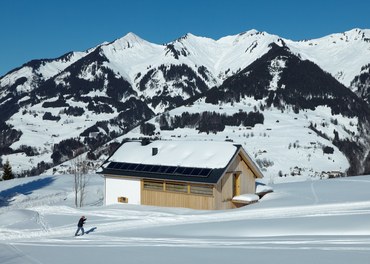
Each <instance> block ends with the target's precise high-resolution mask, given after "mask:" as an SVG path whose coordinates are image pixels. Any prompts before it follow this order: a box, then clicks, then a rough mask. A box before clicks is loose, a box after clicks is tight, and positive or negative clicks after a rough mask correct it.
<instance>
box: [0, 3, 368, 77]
mask: <svg viewBox="0 0 370 264" xmlns="http://www.w3.org/2000/svg"><path fill="white" fill-rule="evenodd" d="M0 10H1V13H0V28H1V31H0V32H1V33H0V34H1V39H0V76H2V75H4V74H5V73H6V72H8V71H10V70H12V69H13V68H15V67H18V66H21V65H22V64H23V63H25V62H27V61H29V60H32V59H41V58H55V57H59V56H60V55H62V54H64V53H66V52H69V51H82V50H86V49H88V48H90V47H94V46H96V45H98V44H100V43H102V42H104V41H113V40H114V39H117V38H120V37H122V36H124V35H125V34H126V33H128V32H134V33H135V34H137V35H139V36H140V37H142V38H143V39H146V40H148V41H150V42H154V43H158V44H161V43H166V42H169V41H172V40H174V39H176V38H178V37H180V36H182V35H184V34H186V33H188V32H191V33H193V34H195V35H198V36H204V37H210V38H213V39H218V38H220V37H223V36H226V35H235V34H238V33H241V32H244V31H247V30H250V29H257V30H259V31H266V32H268V33H271V34H276V35H279V36H281V37H284V38H289V39H293V40H302V39H312V38H318V37H322V36H325V35H328V34H331V33H338V32H344V31H347V30H350V29H352V28H370V15H369V10H370V1H368V0H351V1H344V0H336V1H335V0H320V1H319V0H310V1H299V0H295V1H291V0H285V1H284V0H279V1H277V0H271V1H270V0H265V1H263V0H261V1H248V0H227V1H226V0H212V1H211V0H203V1H202V0H188V1H185V0H182V1H180V0H157V1H155V0H129V1H126V0H105V1H102V0H33V1H31V0H2V1H0Z"/></svg>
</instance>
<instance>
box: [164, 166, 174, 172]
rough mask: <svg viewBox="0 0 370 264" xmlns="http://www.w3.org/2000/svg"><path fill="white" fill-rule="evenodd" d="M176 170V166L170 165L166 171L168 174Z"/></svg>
mask: <svg viewBox="0 0 370 264" xmlns="http://www.w3.org/2000/svg"><path fill="white" fill-rule="evenodd" d="M175 170H176V167H173V166H168V169H167V171H166V173H167V174H171V173H173V172H174V171H175Z"/></svg>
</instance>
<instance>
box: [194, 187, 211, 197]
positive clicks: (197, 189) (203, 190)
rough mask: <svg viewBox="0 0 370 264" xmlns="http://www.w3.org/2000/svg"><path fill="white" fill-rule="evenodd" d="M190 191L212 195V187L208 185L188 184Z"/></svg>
mask: <svg viewBox="0 0 370 264" xmlns="http://www.w3.org/2000/svg"><path fill="white" fill-rule="evenodd" d="M190 193H191V194H200V195H207V196H212V195H213V188H212V186H209V185H190Z"/></svg>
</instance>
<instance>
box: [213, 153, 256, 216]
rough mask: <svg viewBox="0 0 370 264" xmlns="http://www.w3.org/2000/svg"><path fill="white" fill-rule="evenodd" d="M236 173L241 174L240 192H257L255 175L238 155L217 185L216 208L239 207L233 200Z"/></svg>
mask: <svg viewBox="0 0 370 264" xmlns="http://www.w3.org/2000/svg"><path fill="white" fill-rule="evenodd" d="M234 174H239V175H240V176H239V177H240V178H239V179H240V194H246V193H255V188H256V187H255V175H254V174H253V172H252V171H251V169H250V168H249V166H248V164H247V163H246V162H245V161H244V160H243V159H242V158H241V157H240V155H237V156H236V157H235V159H234V160H233V161H232V163H231V164H230V166H229V168H228V171H227V173H226V174H225V175H224V176H223V177H222V179H221V180H220V182H219V183H218V184H217V185H216V188H215V209H221V210H224V209H231V208H236V207H237V206H236V205H235V204H234V203H233V202H232V198H233V196H234V195H235V194H234V193H233V188H234Z"/></svg>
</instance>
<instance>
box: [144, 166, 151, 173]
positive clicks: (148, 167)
mask: <svg viewBox="0 0 370 264" xmlns="http://www.w3.org/2000/svg"><path fill="white" fill-rule="evenodd" d="M152 168H153V165H146V166H145V168H144V171H147V172H150V171H151V170H152Z"/></svg>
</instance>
